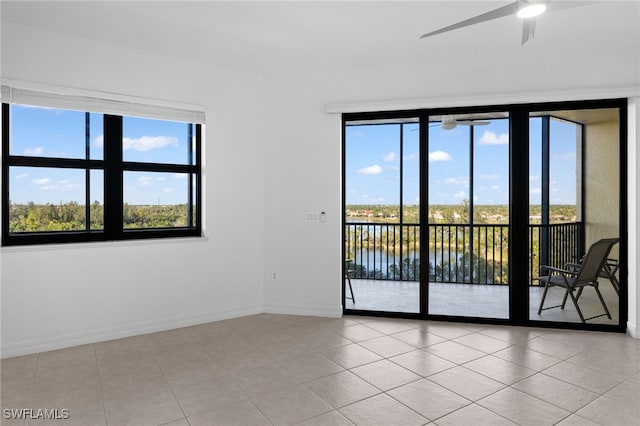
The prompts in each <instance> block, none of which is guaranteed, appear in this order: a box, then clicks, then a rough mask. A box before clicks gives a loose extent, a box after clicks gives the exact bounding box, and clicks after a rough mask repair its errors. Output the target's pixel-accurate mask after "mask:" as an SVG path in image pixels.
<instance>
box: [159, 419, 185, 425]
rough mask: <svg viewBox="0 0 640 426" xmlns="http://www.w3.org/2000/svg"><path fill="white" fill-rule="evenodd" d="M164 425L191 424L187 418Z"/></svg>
mask: <svg viewBox="0 0 640 426" xmlns="http://www.w3.org/2000/svg"><path fill="white" fill-rule="evenodd" d="M162 426H191V425H189V421H188V420H187V419H186V418H183V419H178V420H174V421H172V422H169V423H164V424H163V425H162Z"/></svg>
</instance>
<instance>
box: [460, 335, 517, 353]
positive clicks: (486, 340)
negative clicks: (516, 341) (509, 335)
mask: <svg viewBox="0 0 640 426" xmlns="http://www.w3.org/2000/svg"><path fill="white" fill-rule="evenodd" d="M453 341H454V342H457V343H460V344H463V345H465V346H469V347H470V348H473V349H477V350H479V351H482V352H484V353H487V354H490V353H494V352H498V351H500V350H503V349H506V348H508V347H509V346H511V343H508V342H505V341H504V340H500V339H494V338H493V337H490V336H487V335H485V334H480V333H473V334H467V335H465V336H460V337H456V338H455V339H453Z"/></svg>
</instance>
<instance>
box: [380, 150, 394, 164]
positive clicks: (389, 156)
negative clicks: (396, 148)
mask: <svg viewBox="0 0 640 426" xmlns="http://www.w3.org/2000/svg"><path fill="white" fill-rule="evenodd" d="M382 159H383V160H384V161H386V162H387V163H390V162H392V161H393V160H395V159H396V153H395V152H390V153H388V154H387V155H383V156H382Z"/></svg>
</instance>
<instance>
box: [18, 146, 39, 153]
mask: <svg viewBox="0 0 640 426" xmlns="http://www.w3.org/2000/svg"><path fill="white" fill-rule="evenodd" d="M43 152H44V148H43V147H41V146H39V147H37V148H27V149H25V150H24V151H22V153H23V154H24V155H42V153H43Z"/></svg>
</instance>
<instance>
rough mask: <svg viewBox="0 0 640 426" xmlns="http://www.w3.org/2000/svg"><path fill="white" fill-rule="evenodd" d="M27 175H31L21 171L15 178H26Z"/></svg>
mask: <svg viewBox="0 0 640 426" xmlns="http://www.w3.org/2000/svg"><path fill="white" fill-rule="evenodd" d="M26 177H29V173H21V174H19V175H17V176H16V177H15V178H16V179H24V178H26Z"/></svg>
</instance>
